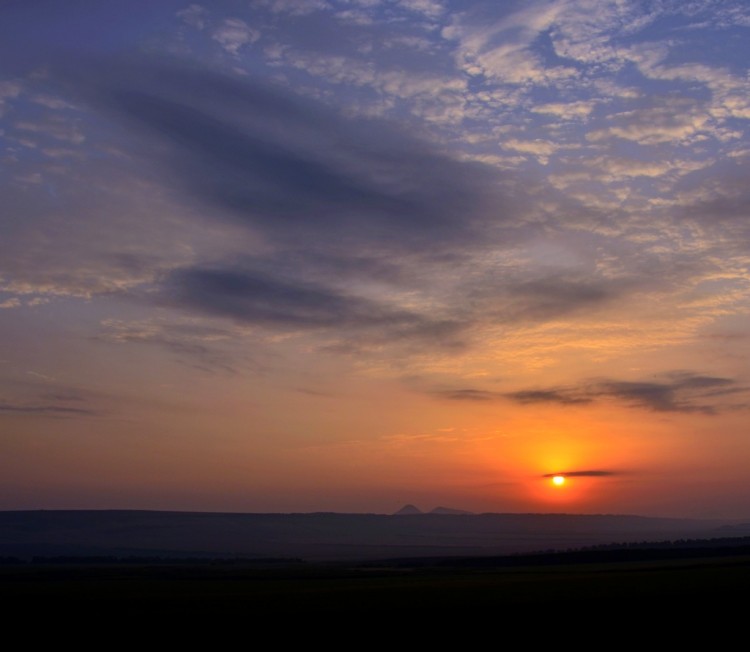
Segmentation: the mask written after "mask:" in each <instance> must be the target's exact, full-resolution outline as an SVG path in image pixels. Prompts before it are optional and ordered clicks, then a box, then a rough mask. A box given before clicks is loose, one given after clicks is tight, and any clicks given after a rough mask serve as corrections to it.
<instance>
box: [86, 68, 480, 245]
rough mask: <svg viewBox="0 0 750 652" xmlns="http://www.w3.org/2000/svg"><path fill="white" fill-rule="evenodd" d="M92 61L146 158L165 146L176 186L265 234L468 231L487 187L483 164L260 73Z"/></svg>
mask: <svg viewBox="0 0 750 652" xmlns="http://www.w3.org/2000/svg"><path fill="white" fill-rule="evenodd" d="M91 71H92V73H93V74H92V75H90V76H89V78H88V80H87V81H88V82H89V83H90V84H91V86H90V87H89V91H90V92H91V96H90V97H91V99H93V100H94V101H96V102H98V103H99V105H100V107H101V108H103V109H104V110H106V111H107V112H109V113H110V114H111V115H112V117H115V118H119V119H120V120H127V121H129V122H130V124H131V125H134V126H139V127H140V128H141V129H142V130H146V131H144V132H143V133H144V146H146V147H150V148H151V147H153V143H154V142H157V143H159V146H158V147H155V148H154V149H153V151H152V152H151V153H152V154H153V155H154V156H159V152H160V151H161V152H164V151H165V149H164V148H165V147H166V153H167V154H166V157H165V158H163V163H164V165H166V166H168V167H169V168H171V169H172V170H173V171H174V172H175V173H177V175H178V177H179V178H180V179H181V180H182V182H183V189H184V191H185V192H188V193H191V194H193V195H195V196H196V197H198V198H199V199H201V200H202V201H204V202H205V203H206V205H207V206H211V207H213V208H219V209H221V211H220V212H219V214H227V213H228V214H232V215H234V216H235V217H236V218H238V219H240V220H243V221H246V222H247V223H248V224H252V225H253V226H254V227H256V228H259V229H261V230H262V231H264V232H265V233H266V234H267V235H272V236H276V237H287V236H290V235H291V236H293V237H299V236H302V237H308V236H309V235H310V234H311V233H314V234H315V235H316V236H317V237H320V236H322V235H323V233H324V232H329V233H332V230H334V229H335V232H336V237H337V238H361V237H363V238H366V239H371V238H375V239H380V240H388V241H389V242H390V243H391V244H396V243H398V242H405V241H406V242H409V241H412V240H414V239H418V240H420V241H424V240H434V239H439V240H445V239H448V238H449V239H451V240H454V239H455V238H465V237H466V236H467V235H468V234H469V233H470V232H471V230H472V227H473V226H474V225H476V222H477V219H478V218H479V217H480V216H481V208H482V204H483V202H484V201H485V200H486V199H487V198H488V196H489V194H490V193H491V192H492V191H490V190H489V189H490V188H491V187H492V179H493V175H495V173H494V172H491V170H490V168H489V167H488V166H483V165H481V164H478V163H469V162H463V161H459V160H456V159H453V158H451V157H448V156H446V155H444V154H441V153H440V152H438V151H437V150H436V149H435V148H434V147H432V146H430V145H427V144H426V143H425V142H422V141H419V140H416V139H415V138H413V137H410V136H408V135H407V134H404V133H401V132H400V131H399V130H397V129H395V128H393V127H391V126H388V125H386V124H384V123H381V122H377V121H368V120H361V119H347V118H344V117H343V116H341V115H340V114H339V113H338V112H336V111H334V110H331V109H328V108H327V107H325V106H324V105H322V104H318V103H315V102H313V101H310V100H306V99H303V98H300V97H298V96H295V95H294V94H292V93H289V92H287V91H284V90H282V89H280V88H274V87H272V86H269V85H268V84H265V83H261V82H259V81H254V80H244V79H235V78H232V77H225V76H222V75H218V74H215V73H212V72H209V71H205V70H194V69H189V68H182V67H164V66H163V65H161V64H160V63H158V62H149V63H146V62H144V63H143V65H136V66H129V65H123V66H119V65H116V64H113V65H108V66H106V67H104V68H97V67H96V66H94V65H92V66H91ZM196 88H200V89H201V93H200V94H196V93H195V89H196ZM162 157H163V154H162Z"/></svg>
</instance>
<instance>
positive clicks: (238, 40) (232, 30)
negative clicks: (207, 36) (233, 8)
mask: <svg viewBox="0 0 750 652" xmlns="http://www.w3.org/2000/svg"><path fill="white" fill-rule="evenodd" d="M212 38H213V39H214V41H217V42H218V43H219V44H220V45H221V47H223V48H224V49H225V50H226V51H227V52H229V54H233V55H234V56H238V55H239V53H240V48H242V47H243V46H245V45H247V44H249V43H255V41H257V40H258V39H259V38H260V32H259V31H258V30H256V29H252V28H251V27H250V26H249V25H248V24H247V23H246V22H245V21H244V20H241V19H240V18H226V19H224V20H223V21H222V22H221V24H220V25H219V26H218V27H217V28H216V29H215V30H214V32H213V35H212Z"/></svg>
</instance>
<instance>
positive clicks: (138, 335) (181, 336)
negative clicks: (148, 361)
mask: <svg viewBox="0 0 750 652" xmlns="http://www.w3.org/2000/svg"><path fill="white" fill-rule="evenodd" d="M101 326H102V331H101V333H100V334H99V335H97V336H96V338H95V339H97V340H100V341H104V342H114V343H117V344H141V345H150V346H157V347H160V348H162V349H164V350H166V351H168V352H169V353H171V354H173V355H174V356H176V357H177V359H178V360H180V361H181V362H184V363H186V364H189V365H190V366H193V367H197V368H199V369H202V370H207V371H222V372H230V373H236V372H237V371H238V368H239V367H241V366H246V365H247V364H248V362H250V363H251V366H254V367H257V365H254V364H252V361H250V359H249V358H248V356H245V355H237V354H230V353H229V352H227V351H225V350H223V349H222V348H221V345H222V344H223V343H226V342H227V341H228V340H233V339H236V338H240V337H242V335H243V333H241V332H237V331H236V330H230V329H226V328H225V329H221V328H217V327H216V326H204V325H201V324H194V323H189V322H188V323H186V322H177V321H172V322H165V321H163V320H156V319H154V320H145V321H140V322H126V321H122V320H116V319H106V320H104V321H103V322H102V324H101Z"/></svg>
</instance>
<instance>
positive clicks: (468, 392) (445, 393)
mask: <svg viewBox="0 0 750 652" xmlns="http://www.w3.org/2000/svg"><path fill="white" fill-rule="evenodd" d="M432 394H433V396H435V397H436V398H441V399H446V400H448V401H494V400H496V399H497V398H498V394H497V393H496V392H486V391H483V390H480V389H447V390H440V391H435V392H432Z"/></svg>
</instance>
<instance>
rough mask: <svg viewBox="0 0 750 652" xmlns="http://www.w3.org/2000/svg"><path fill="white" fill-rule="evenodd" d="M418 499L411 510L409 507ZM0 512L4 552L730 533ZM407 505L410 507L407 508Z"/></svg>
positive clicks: (416, 550) (539, 523)
mask: <svg viewBox="0 0 750 652" xmlns="http://www.w3.org/2000/svg"><path fill="white" fill-rule="evenodd" d="M406 507H410V509H408V510H407V509H406ZM406 507H405V508H404V509H402V510H399V513H398V514H394V515H386V514H339V513H330V512H326V513H313V514H242V513H214V512H157V511H128V510H103V511H83V510H82V511H44V510H43V511H7V512H0V557H21V558H25V559H29V558H31V557H33V556H35V555H37V556H47V557H49V556H99V555H109V556H119V557H126V556H127V557H133V556H135V557H163V558H177V557H188V556H189V557H203V558H219V557H221V558H233V557H234V558H236V557H243V558H248V559H259V560H262V559H272V558H276V559H278V558H296V559H303V560H309V561H316V560H367V559H371V560H372V559H387V558H395V557H403V558H406V557H439V556H448V555H450V556H458V555H463V556H481V555H504V554H518V553H524V552H538V551H548V550H569V549H572V548H581V547H584V546H595V545H601V544H610V543H614V542H618V543H629V542H633V543H637V542H643V541H670V540H676V539H699V538H705V539H710V538H715V537H717V536H722V535H723V536H726V530H724V531H723V533H722V534H719V531H718V530H717V528H719V527H721V526H722V525H729V524H731V522H729V521H708V520H689V519H668V518H648V517H642V516H627V515H601V514H599V515H596V514H594V515H576V514H455V513H453V512H451V513H429V514H425V513H422V512H421V511H420V510H419V509H417V508H416V507H414V506H413V505H412V506H406ZM405 510H406V511H405Z"/></svg>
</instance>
